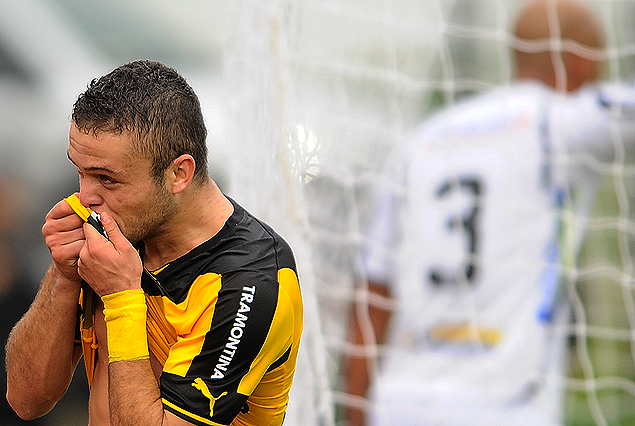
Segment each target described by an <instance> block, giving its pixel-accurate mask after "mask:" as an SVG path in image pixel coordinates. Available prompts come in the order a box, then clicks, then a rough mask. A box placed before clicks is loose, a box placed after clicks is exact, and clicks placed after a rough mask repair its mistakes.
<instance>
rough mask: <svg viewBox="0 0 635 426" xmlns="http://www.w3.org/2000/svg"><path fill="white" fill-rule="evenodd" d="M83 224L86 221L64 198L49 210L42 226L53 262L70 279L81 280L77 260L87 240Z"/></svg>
mask: <svg viewBox="0 0 635 426" xmlns="http://www.w3.org/2000/svg"><path fill="white" fill-rule="evenodd" d="M83 224H84V221H83V220H82V219H81V218H80V217H79V216H77V215H76V214H75V212H74V211H73V209H72V208H71V206H69V205H68V203H67V202H66V201H64V200H62V201H60V202H58V203H57V204H56V205H55V206H53V208H52V209H51V210H50V211H49V212H48V214H47V215H46V219H45V222H44V225H43V226H42V235H43V236H44V241H45V242H46V245H47V247H48V249H49V251H50V252H51V256H52V257H53V262H54V263H55V266H56V267H57V269H58V270H59V272H60V273H61V274H62V276H63V277H65V278H66V279H68V280H69V281H75V282H79V281H81V278H80V276H79V274H78V272H77V260H78V259H79V252H80V251H81V249H82V247H84V242H85V238H84V229H83V226H82V225H83Z"/></svg>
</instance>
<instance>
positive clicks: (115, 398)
mask: <svg viewBox="0 0 635 426" xmlns="http://www.w3.org/2000/svg"><path fill="white" fill-rule="evenodd" d="M108 379H109V380H108V383H109V384H108V396H109V404H108V405H109V409H110V422H111V425H112V426H132V425H134V426H145V425H148V426H149V425H152V426H157V425H162V424H164V411H163V403H162V401H161V392H160V391H159V385H158V383H157V380H156V379H155V377H154V374H153V372H152V367H151V365H150V361H149V360H147V359H139V360H134V361H117V362H111V363H110V365H108Z"/></svg>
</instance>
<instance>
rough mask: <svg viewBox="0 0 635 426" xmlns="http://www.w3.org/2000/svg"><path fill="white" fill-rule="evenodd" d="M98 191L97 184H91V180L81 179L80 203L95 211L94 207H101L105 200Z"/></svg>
mask: <svg viewBox="0 0 635 426" xmlns="http://www.w3.org/2000/svg"><path fill="white" fill-rule="evenodd" d="M97 189H98V187H97V185H96V184H95V183H91V180H90V179H85V178H80V180H79V201H81V203H82V205H84V206H86V207H90V208H91V209H93V210H94V206H99V205H101V204H102V203H103V199H102V198H101V196H100V195H99V193H98V191H97Z"/></svg>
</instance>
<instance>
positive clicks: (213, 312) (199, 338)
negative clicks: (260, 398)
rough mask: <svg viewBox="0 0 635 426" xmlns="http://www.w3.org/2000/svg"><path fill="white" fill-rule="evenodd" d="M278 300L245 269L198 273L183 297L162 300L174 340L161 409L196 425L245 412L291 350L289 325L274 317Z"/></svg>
mask: <svg viewBox="0 0 635 426" xmlns="http://www.w3.org/2000/svg"><path fill="white" fill-rule="evenodd" d="M283 299H284V298H281V297H279V287H278V283H276V282H275V280H272V279H271V278H269V277H267V276H265V275H262V274H259V273H257V272H249V271H246V272H245V271H243V272H241V273H238V274H233V275H229V276H220V275H217V274H211V273H209V274H205V275H202V276H200V277H198V278H197V279H196V281H194V283H193V284H192V287H191V289H190V291H189V294H188V296H187V298H186V300H184V301H183V302H181V303H179V304H178V305H177V304H174V303H172V302H169V301H164V310H165V315H166V318H167V319H168V321H169V322H170V323H171V324H172V325H173V327H174V328H175V330H176V333H177V336H178V337H177V341H176V343H175V344H174V345H173V346H172V347H171V348H170V353H169V356H168V359H167V361H166V363H165V365H164V369H163V373H162V375H161V393H162V398H163V403H164V407H165V408H166V409H167V410H169V411H171V412H172V413H174V414H176V415H178V416H179V417H182V418H184V419H186V420H188V421H190V422H192V423H195V424H200V425H208V424H212V425H229V424H230V423H231V422H232V421H233V420H234V418H235V417H236V416H237V415H238V414H239V413H240V412H241V411H243V412H246V411H247V410H248V409H249V407H248V405H247V399H248V398H249V396H250V395H251V393H252V392H253V391H254V389H255V388H256V386H257V385H258V384H259V382H260V381H261V379H262V377H263V376H264V375H265V373H266V372H267V371H268V370H270V369H272V368H275V367H276V366H277V365H278V364H277V363H280V362H283V361H284V359H285V354H287V353H288V351H289V349H290V347H291V345H292V341H293V331H292V330H293V326H292V325H291V326H289V322H288V321H289V320H288V319H284V315H283V314H280V313H277V311H278V310H279V309H281V308H280V304H281V303H283V302H282V301H281V300H283ZM285 308H286V307H285ZM283 309H284V308H283ZM289 311H290V312H293V311H292V310H289ZM285 312H286V310H285ZM290 321H292V320H290ZM271 334H273V335H275V338H268V336H270V335H271Z"/></svg>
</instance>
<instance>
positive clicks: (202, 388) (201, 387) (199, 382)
mask: <svg viewBox="0 0 635 426" xmlns="http://www.w3.org/2000/svg"><path fill="white" fill-rule="evenodd" d="M192 386H194V387H195V388H196V389H198V390H200V391H201V393H202V394H203V396H204V397H205V398H207V399H209V417H210V418H212V417H214V404H216V401H218V400H219V399H220V398H221V397H223V396H225V395H227V391H225V392H223V393H221V394H220V395H218V396H217V397H216V398H214V395H212V393H211V392H210V391H209V388H208V387H207V384H205V382H204V381H203V379H201V378H200V377H197V378H196V379H195V380H194V383H192Z"/></svg>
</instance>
